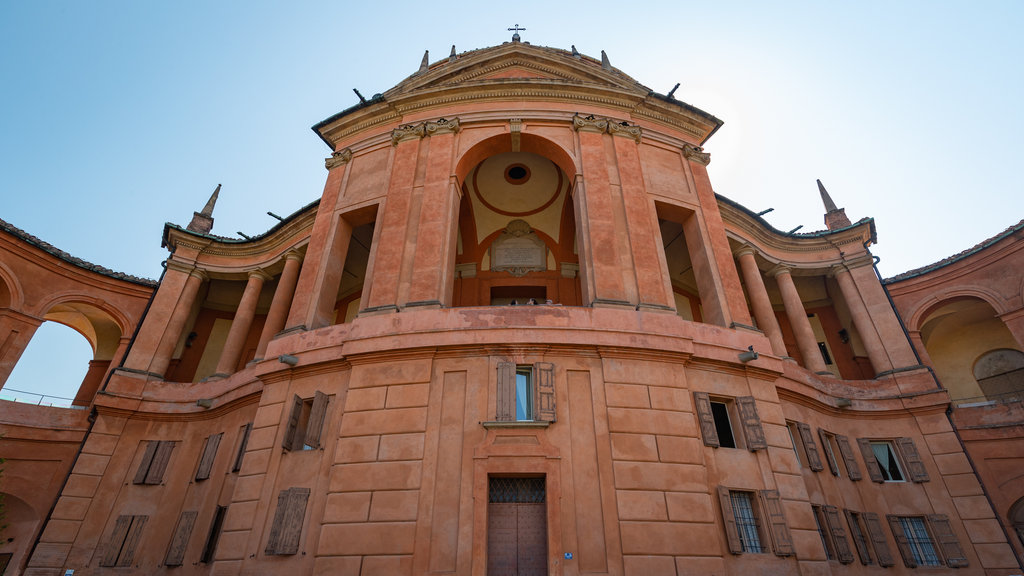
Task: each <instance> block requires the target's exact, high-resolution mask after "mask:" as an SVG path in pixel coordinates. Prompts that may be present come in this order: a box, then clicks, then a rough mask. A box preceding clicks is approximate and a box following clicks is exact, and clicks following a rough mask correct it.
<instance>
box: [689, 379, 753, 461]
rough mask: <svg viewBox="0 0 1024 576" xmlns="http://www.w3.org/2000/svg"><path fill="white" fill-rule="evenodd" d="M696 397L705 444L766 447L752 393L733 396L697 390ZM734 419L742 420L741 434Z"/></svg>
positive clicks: (694, 395) (694, 394) (722, 446)
mask: <svg viewBox="0 0 1024 576" xmlns="http://www.w3.org/2000/svg"><path fill="white" fill-rule="evenodd" d="M693 400H694V406H695V408H696V410H697V418H698V420H699V421H700V428H701V436H702V437H703V439H704V445H705V446H712V447H714V448H719V447H721V448H746V449H748V450H750V451H756V450H763V449H765V448H767V446H768V444H767V442H766V441H765V437H764V429H763V428H762V427H761V418H760V417H759V416H758V414H757V404H756V403H755V401H754V397H753V396H740V397H739V398H735V399H731V398H718V397H710V396H709V395H708V394H707V392H694V393H693ZM734 420H735V421H738V422H739V423H740V427H741V429H742V435H737V434H736V433H735V428H734V426H733V421H734Z"/></svg>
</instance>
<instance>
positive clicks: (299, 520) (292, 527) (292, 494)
mask: <svg viewBox="0 0 1024 576" xmlns="http://www.w3.org/2000/svg"><path fill="white" fill-rule="evenodd" d="M307 500H309V488H289V489H287V490H282V491H281V492H280V494H278V496H277V510H276V511H275V512H274V523H273V524H271V526H270V537H269V538H268V539H267V548H266V550H265V552H266V553H267V554H268V555H275V554H276V555H287V554H296V553H297V552H298V551H299V538H300V537H301V536H302V526H303V521H304V520H305V518H306V502H307Z"/></svg>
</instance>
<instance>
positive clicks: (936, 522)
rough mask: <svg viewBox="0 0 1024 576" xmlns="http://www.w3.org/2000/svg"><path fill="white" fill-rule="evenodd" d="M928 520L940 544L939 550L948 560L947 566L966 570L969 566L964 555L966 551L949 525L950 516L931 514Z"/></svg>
mask: <svg viewBox="0 0 1024 576" xmlns="http://www.w3.org/2000/svg"><path fill="white" fill-rule="evenodd" d="M927 518H928V525H929V526H930V527H931V530H932V534H933V535H934V536H935V540H936V541H937V542H938V544H939V549H940V550H942V556H943V557H944V558H945V559H946V565H947V566H949V567H950V568H966V567H967V566H968V564H969V563H968V562H967V555H966V554H964V549H963V548H961V547H960V540H958V539H957V537H956V534H954V533H953V528H952V526H950V525H949V516H946V515H945V514H929V515H928V517H927Z"/></svg>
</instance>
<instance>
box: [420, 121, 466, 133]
mask: <svg viewBox="0 0 1024 576" xmlns="http://www.w3.org/2000/svg"><path fill="white" fill-rule="evenodd" d="M458 131H459V119H458V118H452V119H451V120H448V119H445V118H441V119H439V120H437V121H436V122H424V124H423V132H424V136H440V135H441V134H454V133H455V132H458Z"/></svg>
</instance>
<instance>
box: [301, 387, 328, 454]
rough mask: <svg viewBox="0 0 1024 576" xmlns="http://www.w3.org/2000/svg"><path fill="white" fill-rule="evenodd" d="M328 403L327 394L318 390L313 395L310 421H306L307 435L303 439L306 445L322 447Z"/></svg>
mask: <svg viewBox="0 0 1024 576" xmlns="http://www.w3.org/2000/svg"><path fill="white" fill-rule="evenodd" d="M328 403H329V398H328V397H327V394H324V393H323V392H321V391H319V390H317V391H316V394H314V395H313V406H312V408H310V410H309V421H308V422H307V423H306V436H305V438H304V439H303V443H304V444H305V445H306V446H310V447H312V448H320V445H321V443H320V437H321V436H322V435H323V429H324V419H325V418H326V416H327V405H328Z"/></svg>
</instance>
